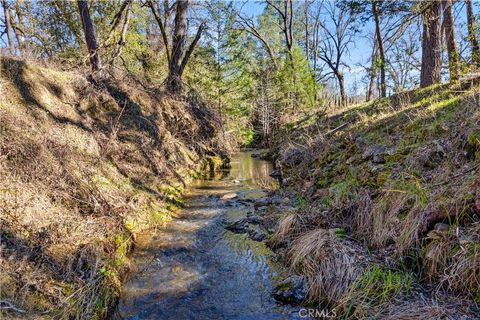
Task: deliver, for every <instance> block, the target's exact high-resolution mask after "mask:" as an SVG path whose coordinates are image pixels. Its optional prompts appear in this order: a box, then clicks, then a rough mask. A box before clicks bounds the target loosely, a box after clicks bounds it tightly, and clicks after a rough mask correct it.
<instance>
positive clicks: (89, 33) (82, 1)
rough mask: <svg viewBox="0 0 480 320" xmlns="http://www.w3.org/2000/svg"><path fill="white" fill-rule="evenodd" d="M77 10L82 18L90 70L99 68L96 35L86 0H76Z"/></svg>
mask: <svg viewBox="0 0 480 320" xmlns="http://www.w3.org/2000/svg"><path fill="white" fill-rule="evenodd" d="M77 4H78V10H79V11H80V17H81V19H82V26H83V31H84V33H85V41H86V42H87V49H88V53H89V57H90V66H91V68H92V71H98V70H100V67H101V63H100V57H99V55H98V44H97V37H96V36H95V29H94V27H93V22H92V19H91V18H90V12H89V11H88V4H87V1H86V0H77Z"/></svg>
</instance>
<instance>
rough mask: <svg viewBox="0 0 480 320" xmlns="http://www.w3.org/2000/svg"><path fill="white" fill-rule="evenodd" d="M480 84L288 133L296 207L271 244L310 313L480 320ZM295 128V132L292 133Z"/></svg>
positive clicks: (421, 93) (424, 93)
mask: <svg viewBox="0 0 480 320" xmlns="http://www.w3.org/2000/svg"><path fill="white" fill-rule="evenodd" d="M479 93H480V87H479V86H478V79H474V80H469V81H465V82H463V83H461V84H457V85H452V86H449V85H439V86H434V87H430V88H426V89H421V90H416V91H412V92H405V93H401V94H398V95H395V96H393V97H391V98H388V99H379V100H376V101H374V102H371V103H366V104H361V105H358V106H354V107H353V108H350V109H347V110H343V111H341V112H336V113H335V114H329V115H327V116H324V117H321V118H319V119H318V118H315V119H314V118H312V119H310V120H309V121H305V123H302V124H300V125H299V124H297V125H293V126H292V127H291V128H290V129H288V130H285V132H284V133H283V135H282V137H281V139H282V143H280V144H279V147H278V148H277V149H276V150H275V154H276V156H277V162H278V165H279V167H280V168H281V171H282V174H283V181H284V185H285V189H284V190H283V191H282V192H284V193H286V194H289V195H291V194H296V196H297V199H298V200H297V207H296V208H295V209H294V210H293V211H292V212H288V213H286V214H284V215H283V216H282V219H281V221H280V223H279V226H278V229H277V233H276V234H275V236H274V240H275V246H276V247H277V248H282V249H283V250H284V253H285V255H286V257H287V258H288V261H289V264H290V265H291V267H292V269H293V270H295V271H296V272H297V273H299V274H301V275H303V276H304V277H305V278H306V280H307V282H308V284H309V288H310V289H309V302H310V304H312V305H314V306H316V307H318V308H320V309H322V308H327V307H328V308H336V311H337V314H339V315H341V316H343V317H345V318H349V319H367V318H368V319H370V318H374V319H447V318H448V319H460V318H461V317H462V316H464V317H466V318H465V319H474V318H477V317H480V313H479V309H478V306H479V304H480V246H479V244H480V222H479V216H480V100H479V99H480V94H479ZM292 128H293V129H292Z"/></svg>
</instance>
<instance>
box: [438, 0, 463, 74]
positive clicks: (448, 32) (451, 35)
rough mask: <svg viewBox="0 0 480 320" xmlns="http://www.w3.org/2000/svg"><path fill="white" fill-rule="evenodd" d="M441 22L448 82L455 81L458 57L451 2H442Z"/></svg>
mask: <svg viewBox="0 0 480 320" xmlns="http://www.w3.org/2000/svg"><path fill="white" fill-rule="evenodd" d="M442 7H443V21H444V26H445V29H444V30H445V40H446V42H447V52H448V69H449V71H450V81H457V80H458V78H459V69H458V68H459V63H460V57H459V55H458V51H457V43H456V37H455V25H454V20H453V14H452V0H443V1H442Z"/></svg>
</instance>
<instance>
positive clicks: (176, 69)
mask: <svg viewBox="0 0 480 320" xmlns="http://www.w3.org/2000/svg"><path fill="white" fill-rule="evenodd" d="M188 5H189V0H179V1H177V4H176V14H175V27H174V30H173V39H172V55H171V62H170V66H169V71H168V77H167V90H168V91H169V92H171V93H179V92H181V91H182V89H183V83H182V72H183V69H182V60H183V55H184V53H185V43H186V39H187V9H188Z"/></svg>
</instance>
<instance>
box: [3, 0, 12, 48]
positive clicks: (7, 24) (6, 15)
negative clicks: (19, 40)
mask: <svg viewBox="0 0 480 320" xmlns="http://www.w3.org/2000/svg"><path fill="white" fill-rule="evenodd" d="M2 6H3V16H4V18H5V33H6V34H7V41H8V48H9V50H10V53H11V54H12V55H14V54H15V44H14V41H13V33H12V31H13V28H12V23H11V22H12V20H11V12H10V5H9V4H8V2H7V0H2Z"/></svg>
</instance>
